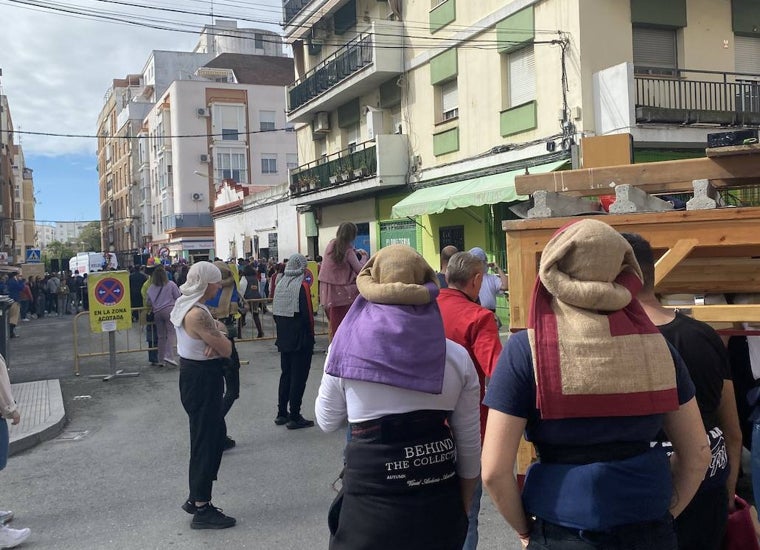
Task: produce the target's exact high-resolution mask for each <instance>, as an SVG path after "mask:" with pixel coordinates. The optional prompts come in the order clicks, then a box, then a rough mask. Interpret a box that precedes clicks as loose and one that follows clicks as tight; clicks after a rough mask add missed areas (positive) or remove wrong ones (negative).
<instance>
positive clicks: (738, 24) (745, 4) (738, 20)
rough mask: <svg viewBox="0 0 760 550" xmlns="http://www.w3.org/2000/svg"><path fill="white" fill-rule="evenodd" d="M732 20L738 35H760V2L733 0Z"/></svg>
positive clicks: (754, 0)
mask: <svg viewBox="0 0 760 550" xmlns="http://www.w3.org/2000/svg"><path fill="white" fill-rule="evenodd" d="M731 22H732V24H733V28H734V33H736V34H738V35H742V36H760V32H758V29H760V4H758V2H757V0H732V2H731Z"/></svg>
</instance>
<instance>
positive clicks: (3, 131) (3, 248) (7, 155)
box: [0, 94, 15, 263]
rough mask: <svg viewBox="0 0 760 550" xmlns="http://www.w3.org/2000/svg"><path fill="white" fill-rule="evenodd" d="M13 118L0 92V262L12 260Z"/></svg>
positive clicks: (6, 99) (6, 98)
mask: <svg viewBox="0 0 760 550" xmlns="http://www.w3.org/2000/svg"><path fill="white" fill-rule="evenodd" d="M14 155H15V145H14V143H13V119H12V117H11V112H10V108H9V106H8V97H7V96H5V95H2V94H0V262H2V263H8V261H13V252H14V250H13V235H14V231H15V226H14V222H13V163H14Z"/></svg>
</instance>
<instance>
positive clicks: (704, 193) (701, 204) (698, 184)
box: [686, 180, 718, 210]
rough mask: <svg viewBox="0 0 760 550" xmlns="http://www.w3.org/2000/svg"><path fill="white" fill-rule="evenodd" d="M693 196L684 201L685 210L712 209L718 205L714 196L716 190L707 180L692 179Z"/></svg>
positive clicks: (715, 195) (716, 193)
mask: <svg viewBox="0 0 760 550" xmlns="http://www.w3.org/2000/svg"><path fill="white" fill-rule="evenodd" d="M691 184H692V185H693V186H694V197H693V198H691V199H690V200H689V201H687V203H686V210H712V209H713V208H717V207H718V203H717V202H716V200H715V198H716V197H717V196H718V192H717V191H716V190H715V187H713V186H712V184H711V183H710V181H709V180H694V181H692V182H691Z"/></svg>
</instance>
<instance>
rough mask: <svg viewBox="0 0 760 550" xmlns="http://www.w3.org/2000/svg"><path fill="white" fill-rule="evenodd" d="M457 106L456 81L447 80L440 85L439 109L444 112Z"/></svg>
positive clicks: (457, 92) (457, 91)
mask: <svg viewBox="0 0 760 550" xmlns="http://www.w3.org/2000/svg"><path fill="white" fill-rule="evenodd" d="M457 107H459V88H458V86H457V81H456V80H454V81H453V82H447V83H446V84H444V85H443V86H441V109H442V111H443V112H444V113H447V112H449V111H453V110H454V109H456V108H457Z"/></svg>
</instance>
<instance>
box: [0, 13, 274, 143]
mask: <svg viewBox="0 0 760 550" xmlns="http://www.w3.org/2000/svg"><path fill="white" fill-rule="evenodd" d="M144 3H145V4H149V2H144ZM262 3H266V6H262ZM220 4H221V6H220ZM224 4H225V3H224V2H223V1H222V2H218V3H217V4H216V6H217V7H216V11H217V13H222V14H224V10H226V12H227V13H226V14H225V15H228V14H240V15H239V16H242V17H249V18H251V19H261V20H270V21H272V20H277V19H279V15H278V14H277V11H278V10H280V9H281V6H282V3H281V2H280V1H279V0H259V1H258V4H254V3H251V7H250V8H245V9H243V8H240V7H234V8H233V7H232V5H227V6H226V7H224ZM152 5H156V4H155V3H152ZM77 6H81V7H87V8H92V7H95V8H97V9H99V10H101V11H119V12H121V13H125V12H132V13H134V14H137V15H142V16H144V15H148V16H151V17H154V18H156V19H169V20H171V21H172V22H175V24H174V25H172V26H176V22H179V21H183V22H186V23H192V24H194V25H196V26H197V28H198V29H200V27H201V26H202V25H203V24H205V23H208V22H209V19H208V18H207V17H200V16H190V15H184V14H175V13H167V12H150V11H148V12H146V11H145V10H138V9H137V8H131V7H125V6H113V5H110V4H104V3H99V2H96V1H92V0H79V1H78V2H77ZM0 8H1V10H2V20H3V22H4V24H3V32H2V33H0V52H2V57H0V67H2V70H3V76H2V85H3V93H4V94H5V95H7V96H8V102H9V106H10V110H11V116H12V117H13V122H14V125H15V126H16V128H17V129H18V127H19V126H21V129H22V130H25V131H34V132H50V133H65V134H87V135H94V134H95V133H96V126H97V117H98V113H99V112H100V109H101V108H102V106H103V98H104V95H105V92H106V90H107V89H108V88H109V87H110V86H111V83H112V80H113V79H114V78H123V77H124V76H126V75H127V74H132V73H138V72H140V71H141V70H142V68H143V65H144V64H145V61H146V60H147V58H148V55H149V53H150V51H151V50H183V51H188V50H191V49H192V48H193V47H194V46H195V44H196V42H197V35H196V34H191V33H180V32H171V31H161V30H156V29H149V28H144V27H137V26H132V25H123V24H114V23H109V22H105V21H99V20H87V19H82V18H75V17H67V16H64V15H60V14H56V13H50V12H45V11H33V10H28V9H22V8H19V7H16V5H14V4H7V3H6V2H2V3H0ZM172 8H174V9H184V10H189V11H207V10H208V6H206V5H204V4H203V3H200V2H197V1H195V2H193V1H182V2H174V3H173V5H172ZM157 24H160V23H159V22H157ZM239 25H240V26H245V27H248V26H257V27H267V28H270V29H273V30H274V29H275V27H273V26H272V25H264V24H262V23H253V22H245V21H240V22H239ZM22 139H23V144H24V150H25V151H26V152H27V154H36V155H44V156H59V155H65V154H94V153H95V149H96V140H95V139H92V138H89V139H87V138H83V139H77V138H61V137H49V136H32V135H24V136H23V138H22Z"/></svg>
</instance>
